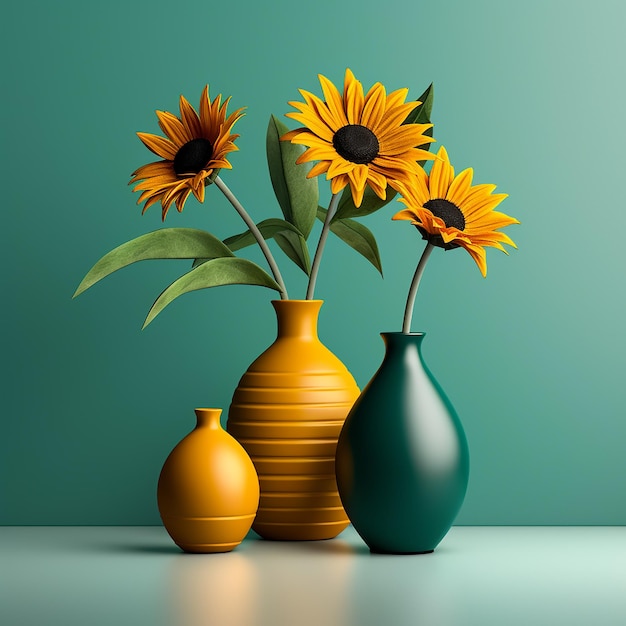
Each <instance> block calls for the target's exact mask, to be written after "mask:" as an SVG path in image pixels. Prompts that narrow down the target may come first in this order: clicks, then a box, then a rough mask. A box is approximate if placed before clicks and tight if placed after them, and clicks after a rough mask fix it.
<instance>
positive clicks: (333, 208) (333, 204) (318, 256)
mask: <svg viewBox="0 0 626 626" xmlns="http://www.w3.org/2000/svg"><path fill="white" fill-rule="evenodd" d="M338 205H339V194H338V193H334V194H333V197H332V198H331V199H330V204H329V205H328V211H327V212H326V219H325V220H324V226H322V233H321V234H320V239H319V241H318V242H317V250H315V257H314V258H313V267H311V275H310V276H309V286H308V288H307V290H306V299H307V300H313V293H314V292H315V283H316V282H317V273H318V272H319V269H320V263H321V261H322V254H323V253H324V246H325V245H326V239H327V238H328V231H329V230H330V222H331V221H332V219H333V217H334V216H335V213H336V212H337V206H338Z"/></svg>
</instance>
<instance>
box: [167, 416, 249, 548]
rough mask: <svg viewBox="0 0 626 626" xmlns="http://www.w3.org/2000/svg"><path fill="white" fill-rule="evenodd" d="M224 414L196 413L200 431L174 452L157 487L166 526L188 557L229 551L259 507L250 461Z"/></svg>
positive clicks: (247, 527) (183, 441) (191, 435)
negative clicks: (230, 431) (225, 426)
mask: <svg viewBox="0 0 626 626" xmlns="http://www.w3.org/2000/svg"><path fill="white" fill-rule="evenodd" d="M221 413H222V410H221V409H196V417H197V426H196V428H195V429H194V430H193V431H191V432H190V433H189V434H188V435H187V436H186V437H185V438H184V439H183V440H182V441H181V442H180V443H179V444H178V445H177V446H176V447H175V448H174V449H173V450H172V452H171V453H170V455H169V456H168V457H167V460H166V461H165V464H164V465H163V469H162V470H161V475H160V477H159V484H158V488H157V499H158V505H159V512H160V514H161V519H162V520H163V525H164V526H165V528H166V530H167V532H168V533H169V535H170V537H171V538H172V539H173V540H174V542H175V543H176V545H178V546H179V547H180V548H182V549H183V550H184V551H185V552H229V551H230V550H232V549H233V548H234V547H236V546H237V545H239V544H240V543H241V541H242V540H243V538H244V537H245V536H246V534H247V533H248V531H249V530H250V527H251V526H252V522H253V521H254V516H255V514H256V511H257V508H258V505H259V479H258V476H257V474H256V470H255V468H254V465H253V464H252V461H251V460H250V457H249V456H248V454H247V453H246V451H245V450H244V449H243V448H242V447H241V445H240V444H239V443H237V441H236V440H235V439H234V438H233V437H231V436H230V435H229V434H228V433H227V432H226V431H225V430H224V429H223V428H222V426H221V424H220V415H221Z"/></svg>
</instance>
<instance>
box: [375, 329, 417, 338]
mask: <svg viewBox="0 0 626 626" xmlns="http://www.w3.org/2000/svg"><path fill="white" fill-rule="evenodd" d="M380 335H381V337H398V336H400V337H402V336H404V337H424V336H425V335H426V332H424V331H418V332H416V333H403V332H402V331H401V330H392V331H387V332H382V333H380Z"/></svg>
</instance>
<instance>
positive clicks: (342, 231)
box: [317, 207, 383, 276]
mask: <svg viewBox="0 0 626 626" xmlns="http://www.w3.org/2000/svg"><path fill="white" fill-rule="evenodd" d="M327 212H328V211H326V209H324V208H322V207H318V208H317V217H318V219H319V220H321V221H322V222H323V221H324V220H325V219H326V213H327ZM330 230H331V231H332V232H333V233H334V234H335V235H337V237H339V238H340V239H341V240H342V241H344V242H345V243H347V244H348V245H349V246H350V247H351V248H353V249H354V250H356V251H357V252H358V253H359V254H362V255H363V256H364V257H365V258H366V259H367V260H368V261H369V262H370V263H371V264H372V265H373V266H374V267H375V268H376V269H377V270H378V271H379V272H380V275H381V276H382V275H383V268H382V263H381V261H380V253H379V252H378V244H377V243H376V238H375V237H374V234H373V233H372V231H371V230H370V229H369V228H367V227H365V226H363V224H361V223H360V222H357V221H356V220H351V219H349V218H345V219H341V220H336V221H335V220H332V221H331V223H330Z"/></svg>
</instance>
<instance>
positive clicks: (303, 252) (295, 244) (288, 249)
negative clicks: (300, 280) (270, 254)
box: [274, 230, 311, 276]
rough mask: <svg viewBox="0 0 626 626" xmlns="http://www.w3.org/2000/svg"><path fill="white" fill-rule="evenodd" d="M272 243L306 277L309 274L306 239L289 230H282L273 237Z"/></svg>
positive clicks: (309, 260)
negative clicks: (275, 244)
mask: <svg viewBox="0 0 626 626" xmlns="http://www.w3.org/2000/svg"><path fill="white" fill-rule="evenodd" d="M274 241H276V243H277V244H278V246H279V247H280V249H281V250H282V251H283V252H284V253H285V254H286V255H287V256H288V257H289V258H290V259H291V260H292V261H293V262H294V263H295V264H296V265H297V266H298V267H299V268H300V269H301V270H302V271H303V272H304V273H305V274H306V275H307V276H308V275H309V274H310V273H311V258H310V256H309V248H308V246H307V245H306V239H305V238H304V237H303V236H302V235H301V234H300V233H295V232H293V231H290V230H283V231H281V232H279V233H276V234H275V235H274Z"/></svg>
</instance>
